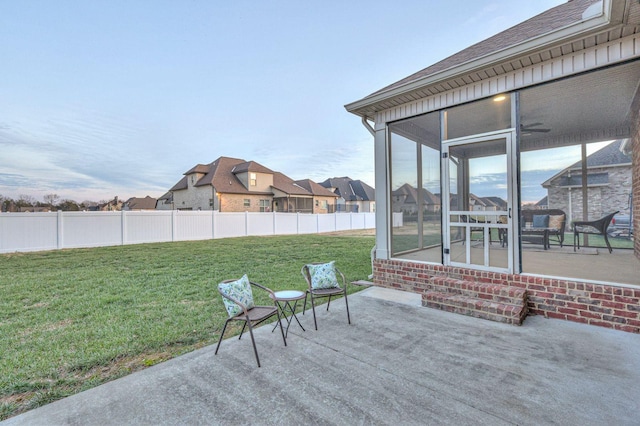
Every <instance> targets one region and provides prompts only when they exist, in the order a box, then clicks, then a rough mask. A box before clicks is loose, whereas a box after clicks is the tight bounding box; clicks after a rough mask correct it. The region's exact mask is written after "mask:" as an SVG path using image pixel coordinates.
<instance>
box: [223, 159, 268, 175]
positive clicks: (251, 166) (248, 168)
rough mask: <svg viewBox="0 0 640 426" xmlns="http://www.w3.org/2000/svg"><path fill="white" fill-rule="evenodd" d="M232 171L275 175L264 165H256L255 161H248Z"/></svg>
mask: <svg viewBox="0 0 640 426" xmlns="http://www.w3.org/2000/svg"><path fill="white" fill-rule="evenodd" d="M232 171H233V173H246V172H254V173H273V170H270V169H268V168H266V167H265V166H263V165H262V164H260V163H256V162H255V161H247V162H245V163H241V164H237V165H236V166H234V168H233V170H232Z"/></svg>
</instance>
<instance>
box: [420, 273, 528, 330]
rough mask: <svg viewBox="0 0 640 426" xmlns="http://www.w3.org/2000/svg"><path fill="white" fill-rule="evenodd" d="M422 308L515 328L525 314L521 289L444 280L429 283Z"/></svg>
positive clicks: (523, 293)
mask: <svg viewBox="0 0 640 426" xmlns="http://www.w3.org/2000/svg"><path fill="white" fill-rule="evenodd" d="M422 306H426V307H429V308H435V309H440V310H443V311H447V312H454V313H457V314H462V315H468V316H472V317H475V318H483V319H488V320H492V321H497V322H503V323H507V324H515V325H522V322H523V321H524V319H525V317H526V316H527V312H528V309H527V293H526V291H525V290H524V289H521V288H514V287H508V286H504V285H496V284H486V283H477V282H472V281H463V280H455V279H451V278H446V277H435V278H432V279H431V281H430V284H429V288H428V291H427V292H426V293H423V295H422Z"/></svg>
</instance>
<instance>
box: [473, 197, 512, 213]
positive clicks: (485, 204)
mask: <svg viewBox="0 0 640 426" xmlns="http://www.w3.org/2000/svg"><path fill="white" fill-rule="evenodd" d="M506 209H507V202H506V201H505V200H503V199H502V198H500V197H478V196H476V195H473V194H469V210H472V211H500V210H502V211H504V210H506Z"/></svg>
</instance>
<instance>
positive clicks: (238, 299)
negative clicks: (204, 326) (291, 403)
mask: <svg viewBox="0 0 640 426" xmlns="http://www.w3.org/2000/svg"><path fill="white" fill-rule="evenodd" d="M252 286H253V287H257V288H260V289H262V290H264V291H266V292H268V293H269V294H270V295H273V291H271V290H270V289H268V288H267V287H265V286H262V285H260V284H257V283H254V282H251V281H249V279H248V278H247V276H246V275H244V276H243V277H242V278H240V279H239V280H225V281H222V282H221V283H220V284H218V292H219V293H220V295H221V296H222V301H223V303H224V306H225V308H226V309H227V313H228V314H229V318H227V320H226V321H225V323H224V327H223V328H222V333H220V339H219V340H218V346H216V352H215V354H216V355H217V354H218V349H220V343H221V342H222V337H223V336H224V332H225V330H226V329H227V324H229V322H230V321H242V322H244V324H243V325H242V330H241V331H240V337H238V339H241V338H242V334H243V333H244V330H245V328H247V327H248V328H249V334H250V335H251V343H252V344H253V352H254V354H255V355H256V361H257V363H258V367H260V358H259V357H258V349H256V341H255V339H254V337H253V326H254V325H258V324H260V323H262V322H263V321H266V320H267V319H269V318H271V317H272V316H274V315H277V317H278V324H280V332H281V333H282V341H283V342H284V345H285V346H287V340H286V338H285V337H284V330H283V329H282V322H281V321H280V313H279V311H278V308H277V307H276V306H275V304H274V306H256V305H255V304H254V303H253V292H252V291H251V287H252Z"/></svg>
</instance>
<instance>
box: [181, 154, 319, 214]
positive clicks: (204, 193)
mask: <svg viewBox="0 0 640 426" xmlns="http://www.w3.org/2000/svg"><path fill="white" fill-rule="evenodd" d="M169 192H170V193H171V194H172V197H173V206H174V208H175V209H178V210H218V211H221V212H244V211H248V212H271V211H278V212H292V213H293V212H300V213H312V212H314V210H315V204H316V201H318V204H320V203H321V202H323V201H327V200H329V199H330V198H331V197H329V196H328V194H326V193H325V194H321V195H319V196H318V195H315V194H314V193H313V192H311V191H308V190H307V189H305V188H304V187H303V186H301V185H298V184H296V182H295V181H294V180H293V179H291V178H289V177H287V176H285V175H284V174H282V173H280V172H274V171H272V170H271V169H268V168H267V167H264V166H263V165H261V164H259V163H257V162H255V161H245V160H242V159H239V158H230V157H220V158H218V159H217V160H215V161H214V162H212V163H210V164H198V165H196V166H195V167H193V168H192V169H190V170H189V171H187V172H186V173H185V174H184V177H183V178H182V179H181V180H180V181H179V182H178V183H176V184H175V185H174V186H173V187H172V188H171V189H170V190H169Z"/></svg>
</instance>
